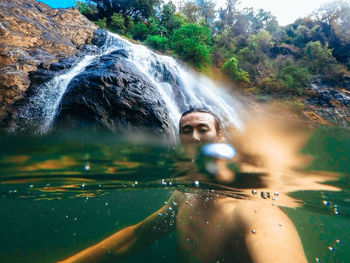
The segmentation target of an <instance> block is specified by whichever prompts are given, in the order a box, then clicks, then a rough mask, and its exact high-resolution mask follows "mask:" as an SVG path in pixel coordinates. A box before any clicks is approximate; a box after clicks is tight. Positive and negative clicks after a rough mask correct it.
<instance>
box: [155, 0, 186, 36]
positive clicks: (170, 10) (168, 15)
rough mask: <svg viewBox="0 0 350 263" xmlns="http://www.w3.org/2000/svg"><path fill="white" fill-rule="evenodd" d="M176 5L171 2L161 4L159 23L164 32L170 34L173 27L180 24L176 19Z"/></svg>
mask: <svg viewBox="0 0 350 263" xmlns="http://www.w3.org/2000/svg"><path fill="white" fill-rule="evenodd" d="M175 11H176V7H175V5H174V4H173V3H172V2H169V3H168V4H166V5H164V6H163V9H162V14H161V18H160V25H161V26H163V27H164V28H165V29H166V30H165V34H166V35H168V36H170V35H171V34H172V33H173V31H174V30H175V29H178V28H179V27H180V26H181V23H180V21H178V20H176V19H175V17H174V15H175Z"/></svg>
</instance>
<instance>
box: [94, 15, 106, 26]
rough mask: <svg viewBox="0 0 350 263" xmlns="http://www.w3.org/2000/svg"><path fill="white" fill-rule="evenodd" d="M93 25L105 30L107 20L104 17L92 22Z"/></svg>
mask: <svg viewBox="0 0 350 263" xmlns="http://www.w3.org/2000/svg"><path fill="white" fill-rule="evenodd" d="M94 23H95V24H96V25H97V26H98V27H100V28H106V27H107V18H105V17H104V18H102V19H99V20H97V21H94Z"/></svg>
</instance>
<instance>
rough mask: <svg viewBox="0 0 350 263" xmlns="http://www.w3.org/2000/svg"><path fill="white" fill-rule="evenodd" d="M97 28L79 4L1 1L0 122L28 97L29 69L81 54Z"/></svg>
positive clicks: (20, 0)
mask: <svg viewBox="0 0 350 263" xmlns="http://www.w3.org/2000/svg"><path fill="white" fill-rule="evenodd" d="M96 29H97V27H96V25H95V24H94V23H92V22H90V21H89V20H88V19H87V18H85V17H84V16H83V15H81V14H80V13H79V11H78V10H77V9H75V8H70V9H52V8H50V7H48V6H47V5H45V4H43V3H40V2H37V1H35V0H2V1H0V124H1V122H2V121H3V120H4V119H5V118H6V117H7V116H8V115H9V113H11V112H13V111H15V108H14V107H12V106H13V105H14V104H15V103H16V102H17V101H19V100H20V99H22V98H24V97H25V95H26V92H27V89H28V87H29V86H30V84H31V80H30V78H29V72H31V71H37V69H38V66H39V65H42V67H50V64H52V63H53V62H57V61H59V60H60V59H62V58H67V57H70V56H73V55H75V54H77V53H78V52H79V51H80V50H82V49H83V48H84V47H85V44H88V43H90V42H91V41H92V38H93V35H94V31H95V30H96ZM55 67H56V68H55ZM58 69H60V68H57V66H55V65H52V70H58Z"/></svg>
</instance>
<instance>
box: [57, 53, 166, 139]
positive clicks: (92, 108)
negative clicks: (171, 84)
mask: <svg viewBox="0 0 350 263" xmlns="http://www.w3.org/2000/svg"><path fill="white" fill-rule="evenodd" d="M118 53H119V54H118ZM168 116H169V114H168V111H167V109H166V107H165V104H164V102H163V100H162V98H161V96H160V94H159V92H158V91H157V88H156V87H155V86H153V85H152V84H151V83H150V81H149V80H148V79H146V77H144V76H143V75H142V74H141V73H140V72H139V71H138V70H137V69H135V66H134V65H132V64H130V63H129V62H128V61H127V60H126V59H125V56H124V55H123V52H113V53H111V54H108V55H104V56H102V57H100V58H99V59H98V60H96V61H94V62H93V63H92V64H91V65H89V66H88V67H87V68H86V69H85V70H84V72H82V73H81V74H79V75H78V76H76V77H75V78H74V79H73V80H72V81H71V82H70V84H69V86H68V88H67V91H66V93H65V95H64V97H63V99H62V103H61V109H60V112H59V115H58V116H57V119H56V122H55V128H56V129H57V128H62V127H64V128H74V127H82V126H85V125H89V126H91V125H92V126H94V127H98V128H107V129H109V130H111V131H114V132H119V131H125V130H129V129H135V128H136V129H140V128H141V129H142V130H149V131H152V132H153V134H157V135H164V134H169V128H170V120H169V117H168Z"/></svg>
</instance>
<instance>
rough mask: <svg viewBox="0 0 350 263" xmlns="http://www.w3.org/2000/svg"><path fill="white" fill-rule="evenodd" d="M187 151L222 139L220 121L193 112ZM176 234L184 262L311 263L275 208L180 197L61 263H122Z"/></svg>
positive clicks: (184, 132)
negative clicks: (164, 236) (167, 235)
mask: <svg viewBox="0 0 350 263" xmlns="http://www.w3.org/2000/svg"><path fill="white" fill-rule="evenodd" d="M179 128H180V140H181V143H182V144H183V145H188V144H190V145H191V144H198V143H206V142H217V141H220V140H221V139H222V129H221V125H220V121H219V120H218V118H217V117H216V116H215V115H214V114H213V113H211V112H210V111H207V110H204V109H193V110H190V111H187V112H185V113H184V114H183V115H182V117H181V119H180V127H179ZM173 230H176V234H177V242H178V248H179V249H178V251H179V260H180V262H215V263H216V262H257V263H260V262H284V263H285V262H298V263H302V262H307V261H306V258H305V255H304V251H303V248H302V245H301V242H300V239H299V236H298V234H297V231H296V230H295V227H294V225H293V223H292V222H291V221H290V220H289V218H288V217H287V216H286V215H285V214H284V213H283V212H282V211H281V210H280V209H279V208H277V207H274V206H271V203H269V204H267V203H261V202H258V201H249V200H237V199H234V198H229V197H223V196H217V195H213V194H211V193H207V192H199V191H197V192H193V193H182V192H180V191H175V192H174V194H173V195H172V196H171V198H170V200H168V202H167V204H166V205H165V206H163V207H162V208H160V209H159V210H158V211H156V212H155V213H153V214H152V215H150V216H149V217H147V218H146V219H145V220H143V221H141V222H139V223H138V224H136V225H133V226H129V227H126V228H124V229H122V230H120V231H118V232H116V233H115V234H113V235H112V236H110V237H108V238H106V239H105V240H103V241H101V242H100V243H98V244H96V245H94V246H92V247H89V248H87V249H85V250H83V251H81V252H79V253H77V254H76V255H73V256H71V257H69V258H68V259H66V260H63V261H61V262H118V261H120V260H122V259H125V258H127V257H128V256H131V255H133V254H134V253H135V252H137V251H138V250H140V249H142V248H144V247H145V246H147V245H148V244H150V243H152V242H153V241H155V240H157V239H159V238H161V237H162V236H163V235H164V234H166V233H168V232H170V231H173Z"/></svg>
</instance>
